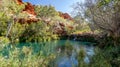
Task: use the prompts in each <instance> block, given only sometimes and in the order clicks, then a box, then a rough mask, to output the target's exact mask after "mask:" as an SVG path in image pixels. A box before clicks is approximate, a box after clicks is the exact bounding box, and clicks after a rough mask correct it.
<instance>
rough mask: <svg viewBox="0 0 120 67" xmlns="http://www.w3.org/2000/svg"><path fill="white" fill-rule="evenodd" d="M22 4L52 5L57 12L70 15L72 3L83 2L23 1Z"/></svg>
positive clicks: (56, 0) (70, 0)
mask: <svg viewBox="0 0 120 67" xmlns="http://www.w3.org/2000/svg"><path fill="white" fill-rule="evenodd" d="M23 1H24V2H30V3H32V4H37V5H39V4H40V5H52V6H54V7H55V9H56V10H57V11H62V12H64V13H65V12H67V13H70V12H71V11H72V7H71V5H73V3H76V2H78V1H81V2H82V1H84V0H23Z"/></svg>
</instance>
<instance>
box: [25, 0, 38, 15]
mask: <svg viewBox="0 0 120 67" xmlns="http://www.w3.org/2000/svg"><path fill="white" fill-rule="evenodd" d="M23 11H26V12H28V13H29V14H32V15H35V16H36V13H35V10H34V6H33V5H32V4H31V3H29V2H27V5H25V9H23Z"/></svg>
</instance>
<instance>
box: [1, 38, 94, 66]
mask: <svg viewBox="0 0 120 67" xmlns="http://www.w3.org/2000/svg"><path fill="white" fill-rule="evenodd" d="M91 44H92V43H90V42H79V41H74V40H73V41H72V40H57V41H52V42H44V43H20V44H16V45H15V46H14V47H15V48H18V49H19V50H21V51H22V49H23V48H24V47H29V48H30V49H31V50H32V54H33V55H34V54H38V53H39V52H40V51H43V53H44V55H45V56H48V55H49V54H51V53H55V54H56V55H57V57H56V59H55V61H54V64H53V65H55V66H57V67H73V66H74V67H78V63H79V53H80V51H81V50H83V51H84V52H85V56H83V57H84V59H83V61H84V62H85V63H89V62H90V59H89V58H90V57H91V56H92V55H94V47H93V46H92V45H91ZM14 47H13V46H12V45H8V46H6V47H4V49H2V50H1V54H2V55H3V56H4V57H6V58H9V54H10V53H9V51H13V50H14ZM80 55H81V53H80ZM81 56H82V55H81ZM21 57H22V58H24V54H21Z"/></svg>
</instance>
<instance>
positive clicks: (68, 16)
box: [59, 12, 73, 21]
mask: <svg viewBox="0 0 120 67" xmlns="http://www.w3.org/2000/svg"><path fill="white" fill-rule="evenodd" d="M59 15H60V17H62V18H64V19H68V20H71V21H73V18H72V17H71V16H70V15H69V14H68V13H62V12H59Z"/></svg>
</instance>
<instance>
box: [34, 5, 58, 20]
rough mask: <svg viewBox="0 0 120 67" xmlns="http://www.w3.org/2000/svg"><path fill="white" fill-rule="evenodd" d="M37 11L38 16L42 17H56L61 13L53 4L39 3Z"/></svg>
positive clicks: (36, 7)
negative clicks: (43, 4)
mask: <svg viewBox="0 0 120 67" xmlns="http://www.w3.org/2000/svg"><path fill="white" fill-rule="evenodd" d="M35 12H36V13H37V17H40V18H44V17H54V16H56V15H59V13H58V12H57V11H56V10H55V8H54V7H53V6H51V5H50V6H42V5H37V6H35Z"/></svg>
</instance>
